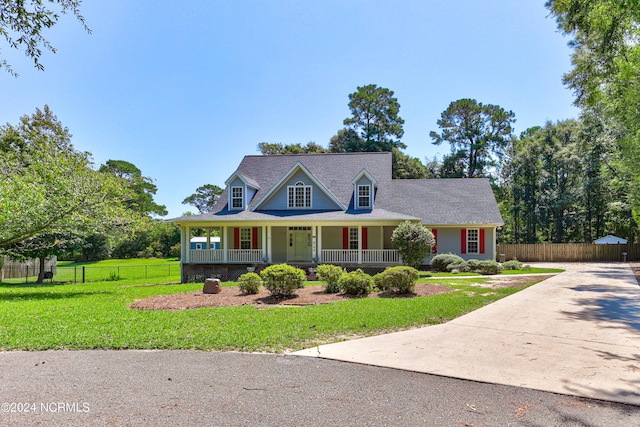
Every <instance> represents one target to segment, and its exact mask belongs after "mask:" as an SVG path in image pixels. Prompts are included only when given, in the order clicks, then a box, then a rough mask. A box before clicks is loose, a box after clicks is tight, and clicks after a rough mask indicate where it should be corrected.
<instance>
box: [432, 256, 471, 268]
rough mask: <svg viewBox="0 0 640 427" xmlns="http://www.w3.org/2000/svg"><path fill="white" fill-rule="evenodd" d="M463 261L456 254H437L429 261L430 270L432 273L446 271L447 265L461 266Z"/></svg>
mask: <svg viewBox="0 0 640 427" xmlns="http://www.w3.org/2000/svg"><path fill="white" fill-rule="evenodd" d="M462 263H464V260H463V259H462V258H461V257H459V256H458V255H456V254H452V253H448V254H439V255H436V256H434V257H433V258H432V259H431V269H432V270H433V271H448V270H447V266H448V265H449V264H462Z"/></svg>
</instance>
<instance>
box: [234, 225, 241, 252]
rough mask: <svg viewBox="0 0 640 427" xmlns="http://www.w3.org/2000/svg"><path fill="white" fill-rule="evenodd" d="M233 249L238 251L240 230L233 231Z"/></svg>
mask: <svg viewBox="0 0 640 427" xmlns="http://www.w3.org/2000/svg"><path fill="white" fill-rule="evenodd" d="M233 249H240V229H239V228H238V227H236V228H234V229H233Z"/></svg>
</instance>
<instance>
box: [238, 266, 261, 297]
mask: <svg viewBox="0 0 640 427" xmlns="http://www.w3.org/2000/svg"><path fill="white" fill-rule="evenodd" d="M261 283H262V280H261V279H260V276H259V275H258V274H257V273H253V272H249V273H245V274H243V275H242V276H240V277H239V278H238V288H239V289H240V292H242V295H255V294H257V293H258V291H259V290H260V284H261Z"/></svg>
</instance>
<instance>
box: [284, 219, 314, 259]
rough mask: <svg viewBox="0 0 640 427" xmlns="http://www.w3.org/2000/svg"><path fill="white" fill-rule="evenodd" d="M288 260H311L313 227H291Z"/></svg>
mask: <svg viewBox="0 0 640 427" xmlns="http://www.w3.org/2000/svg"><path fill="white" fill-rule="evenodd" d="M287 260H288V261H297V262H308V261H311V227H289V247H288V250H287Z"/></svg>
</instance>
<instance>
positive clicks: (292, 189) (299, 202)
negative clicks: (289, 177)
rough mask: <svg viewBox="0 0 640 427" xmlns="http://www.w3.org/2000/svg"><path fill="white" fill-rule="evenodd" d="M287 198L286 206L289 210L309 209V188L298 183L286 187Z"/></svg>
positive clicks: (300, 182)
mask: <svg viewBox="0 0 640 427" xmlns="http://www.w3.org/2000/svg"><path fill="white" fill-rule="evenodd" d="M287 192H288V196H289V202H288V206H289V207H290V208H296V209H304V208H311V186H310V185H305V183H304V182H302V181H298V182H296V184H295V185H290V186H289V187H287Z"/></svg>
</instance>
